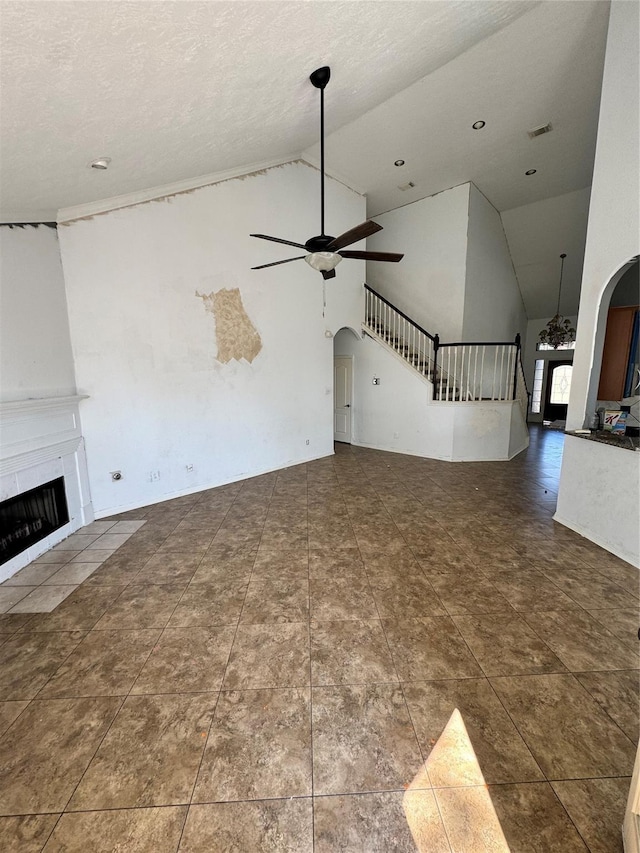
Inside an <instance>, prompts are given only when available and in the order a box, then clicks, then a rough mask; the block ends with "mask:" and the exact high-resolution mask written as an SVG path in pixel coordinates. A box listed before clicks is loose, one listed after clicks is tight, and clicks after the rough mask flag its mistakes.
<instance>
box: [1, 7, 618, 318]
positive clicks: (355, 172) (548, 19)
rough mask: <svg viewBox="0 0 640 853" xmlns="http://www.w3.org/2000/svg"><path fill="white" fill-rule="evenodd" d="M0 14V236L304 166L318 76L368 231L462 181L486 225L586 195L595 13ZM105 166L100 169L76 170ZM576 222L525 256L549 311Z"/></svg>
mask: <svg viewBox="0 0 640 853" xmlns="http://www.w3.org/2000/svg"><path fill="white" fill-rule="evenodd" d="M1 12H2V33H1V39H2V42H1V46H0V47H1V60H0V61H1V66H0V74H1V78H2V94H1V99H2V100H1V102H0V107H1V112H2V125H1V134H2V135H1V139H0V144H1V148H0V153H1V157H0V187H1V190H2V193H1V209H0V219H1V221H4V222H11V221H13V222H15V221H34V220H35V221H37V220H51V219H55V217H56V212H57V210H58V209H60V208H64V207H69V206H72V205H78V204H82V203H85V202H91V201H96V200H98V199H104V198H108V197H111V196H116V195H121V194H125V193H130V192H133V191H136V190H141V189H146V188H150V187H154V186H162V185H166V184H169V183H173V182H175V181H180V180H184V179H190V178H195V177H197V176H198V175H204V174H211V173H215V172H218V171H222V170H226V169H231V168H241V167H242V166H244V165H249V164H253V163H256V162H260V161H264V160H269V159H273V158H285V157H288V156H291V157H292V158H293V157H296V156H299V154H300V153H301V152H305V155H306V157H307V158H308V159H310V160H311V161H313V159H314V157H316V156H317V145H316V142H317V138H318V102H317V91H316V90H315V89H313V88H312V87H311V86H310V84H309V82H308V74H309V73H310V71H312V70H313V69H314V68H316V67H318V66H320V65H324V64H329V65H331V68H332V80H331V83H330V87H329V88H328V89H327V96H326V107H327V132H328V134H329V135H328V139H327V168H328V171H329V172H331V173H333V174H335V175H336V176H338V177H341V178H343V179H344V180H345V181H346V182H347V183H349V184H350V185H351V186H353V187H354V188H356V189H358V190H359V191H361V192H365V193H366V194H367V198H368V208H369V213H370V215H373V214H375V213H379V212H381V211H383V210H387V209H389V208H392V207H396V206H398V205H399V204H405V203H407V202H410V201H413V200H415V199H417V198H422V197H425V196H427V195H431V194H433V193H435V192H439V191H441V190H444V189H447V188H448V187H450V186H453V185H455V184H459V183H462V182H465V181H474V182H475V183H476V185H477V186H478V187H479V189H480V190H481V191H482V192H484V193H485V195H486V196H487V197H488V198H489V200H490V201H491V202H492V203H493V204H494V205H495V206H496V207H497V208H498V209H499V210H501V211H505V210H513V209H521V208H522V209H525V208H526V207H527V206H528V205H529V204H531V203H534V202H541V201H543V200H545V199H551V198H554V197H558V196H563V195H565V194H567V193H571V192H574V191H577V190H581V189H584V188H585V187H588V186H589V184H590V181H591V170H592V166H593V155H594V148H595V138H596V130H597V116H598V104H599V92H600V83H601V77H602V67H603V58H604V46H605V39H606V28H607V19H608V3H607V2H602V1H601V0H589V2H573V0H551V1H550V0H544V2H533V0H515V2H510V0H473V2H468V0H419V2H404V0H397V2H393V0H391V2H387V0H381V2H323V0H309V2H261V0H253V2H242V0H231V2H197V0H190V2H181V0H176V2H173V0H163V2H153V3H150V2H135V0H134V1H133V2H121V0H95V2H91V3H77V2H74V1H73V0H69V1H68V0H56V2H50V3H46V4H43V3H41V2H31V0H21V2H14V3H3V4H2V8H1ZM478 119H482V120H483V121H485V122H486V126H485V127H484V128H483V129H482V130H479V131H474V130H472V128H471V124H472V123H473V122H474V121H476V120H478ZM547 122H551V124H552V126H553V131H552V132H551V133H549V134H548V135H546V136H541V137H538V138H536V139H533V140H531V139H530V138H529V136H528V135H527V131H528V130H530V129H531V128H534V127H536V126H538V125H541V124H545V123H547ZM102 156H107V157H110V158H111V161H112V162H111V165H110V168H109V169H108V171H105V172H98V171H96V170H93V169H90V168H88V164H89V162H90V161H92V160H94V159H95V158H97V157H102ZM398 158H401V159H403V160H405V165H404V166H402V167H400V168H398V167H395V166H394V161H395V160H397V159H398ZM531 168H535V169H536V170H537V172H536V174H535V175H533V176H530V177H527V176H525V174H524V173H525V171H526V170H527V169H531ZM408 181H412V182H414V183H415V185H416V186H415V188H414V189H411V190H409V191H406V192H402V191H401V190H399V189H398V185H399V184H404V183H406V182H408ZM314 203H316V200H315V199H310V204H314ZM585 217H586V212H585V215H584V216H583V217H582V221H580V222H578V221H577V220H576V221H573V222H566V221H565V220H564V219H562V218H560V222H559V223H558V222H556V225H555V228H556V231H555V237H554V239H549V235H547V236H546V237H545V238H544V239H542V240H541V241H540V252H541V253H545V252H546V259H545V258H542V255H541V256H540V257H539V258H538V259H537V261H535V262H536V263H537V262H538V261H539V262H540V263H541V267H540V278H541V280H540V282H539V283H538V284H539V287H540V288H542V291H544V288H545V287H546V288H547V289H548V290H549V295H550V296H551V301H554V300H555V294H556V293H557V291H556V289H555V287H556V283H555V282H553V288H552V287H551V284H552V282H551V281H546V284H545V281H543V280H542V279H544V278H545V277H546V278H547V279H548V278H549V275H550V274H549V273H547V272H543V268H545V269H546V267H545V264H546V265H549V264H548V262H549V261H550V256H549V252H551V251H553V252H555V251H556V245H555V244H556V243H557V241H558V240H559V241H560V242H561V243H562V242H563V239H566V241H567V243H571V244H572V245H575V244H576V243H577V242H579V240H578V241H577V240H576V234H577V232H579V231H582V233H583V232H584V229H585V226H586V218H585ZM578 218H579V217H578ZM514 219H515V220H518V216H517V215H516V214H514V215H513V216H512V217H511V220H514ZM521 219H522V220H523V222H524V221H525V220H527V217H526V216H523V217H521ZM556 219H558V217H556ZM514 227H515V228H517V229H519V230H522V225H521V224H517V225H516V226H514ZM541 227H542V230H544V224H543V225H542V226H541ZM558 227H559V228H560V231H561V232H562V231H563V229H564V230H565V231H566V232H567V233H566V238H564V236H563V234H562V233H560V234H558ZM572 229H573V230H572ZM538 230H539V229H538ZM555 238H557V239H555ZM520 242H522V241H521V240H520ZM582 243H584V240H583V239H582ZM530 248H531V247H529V249H530ZM512 251H513V247H512ZM534 254H535V252H534ZM530 255H531V252H530V251H529V256H530ZM514 262H515V265H516V269H518V267H519V265H520V259H519V257H518V256H517V254H516V253H514ZM523 263H524V261H523ZM526 263H528V264H530V263H531V258H530V257H528V259H527V261H526ZM580 266H581V264H576V270H575V276H574V277H575V281H574V282H573V284H572V285H571V287H573V290H574V291H575V290H576V285H577V284H579V267H580ZM553 279H555V273H554V275H553ZM532 286H533V289H534V290H535V288H536V286H537V285H536V282H535V281H534V282H533V285H532ZM569 289H571V288H569ZM552 290H553V294H552ZM542 291H541V292H542ZM526 298H527V297H526V296H525V300H526ZM548 303H549V300H548V299H546V297H544V298H542V299H538V300H537V301H535V300H534V302H532V303H531V305H528V306H527V307H528V310H529V314H530V316H540V314H537V313H536V312H539V311H542V312H543V314H548V313H553V310H555V304H554V305H553V306H552V310H550V311H547V310H546V309H547V307H549V306H548ZM576 304H577V302H576ZM566 310H567V311H568V310H569V306H567V309H566ZM532 312H533V313H532Z"/></svg>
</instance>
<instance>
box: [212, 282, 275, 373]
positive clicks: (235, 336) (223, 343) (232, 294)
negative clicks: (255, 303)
mask: <svg viewBox="0 0 640 853" xmlns="http://www.w3.org/2000/svg"><path fill="white" fill-rule="evenodd" d="M196 296H197V297H198V298H199V299H202V301H203V303H204V309H205V311H208V312H209V313H210V314H213V316H214V318H215V321H216V337H217V339H218V353H217V355H216V359H217V360H218V361H220V362H222V364H228V362H230V361H231V360H232V359H234V358H235V359H236V360H237V361H240V359H241V358H244V359H245V360H246V361H248V362H249V363H251V362H252V361H253V359H254V358H255V357H256V356H257V355H258V353H259V352H260V350H261V349H262V340H261V339H260V335H259V334H258V331H257V329H256V327H255V326H254V325H253V323H252V322H251V320H250V319H249V317H248V315H247V312H246V311H245V310H244V305H243V304H242V297H241V296H240V290H239V289H238V288H237V287H235V288H233V290H227V289H223V290H219V291H218V292H217V293H199V292H198V291H197V290H196Z"/></svg>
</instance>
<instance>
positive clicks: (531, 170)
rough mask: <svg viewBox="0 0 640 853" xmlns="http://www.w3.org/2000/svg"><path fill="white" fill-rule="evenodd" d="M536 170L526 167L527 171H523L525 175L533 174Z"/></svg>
mask: <svg viewBox="0 0 640 853" xmlns="http://www.w3.org/2000/svg"><path fill="white" fill-rule="evenodd" d="M537 171H538V170H537V169H527V171H526V172H525V175H535V173H536V172H537Z"/></svg>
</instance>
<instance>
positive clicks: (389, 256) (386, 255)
mask: <svg viewBox="0 0 640 853" xmlns="http://www.w3.org/2000/svg"><path fill="white" fill-rule="evenodd" d="M338 254H339V255H342V257H343V258H358V259H360V260H362V261H391V262H392V263H394V264H397V263H398V261H401V260H402V259H403V258H404V255H398V254H397V253H396V252H349V251H346V252H338Z"/></svg>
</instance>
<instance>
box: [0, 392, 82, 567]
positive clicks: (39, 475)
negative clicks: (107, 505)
mask: <svg viewBox="0 0 640 853" xmlns="http://www.w3.org/2000/svg"><path fill="white" fill-rule="evenodd" d="M82 399H84V398H83V397H81V396H73V397H50V398H44V399H30V400H21V401H16V402H10V403H0V501H4V500H7V499H8V498H12V497H16V496H17V495H20V494H22V493H23V492H26V491H28V490H29V489H33V488H35V487H36V486H40V485H42V484H43V483H47V482H49V481H50V480H54V479H56V478H57V477H64V483H65V492H66V496H67V504H68V509H69V521H68V523H67V524H65V525H64V526H63V527H60V528H59V529H58V530H55V531H54V532H53V533H51V534H50V535H49V536H47V537H46V538H44V539H41V540H40V541H39V542H37V543H36V544H35V545H33V546H32V547H30V548H27V549H26V550H25V551H23V552H22V553H20V554H18V555H16V556H15V557H13V559H11V560H8V561H7V562H6V563H4V564H3V565H2V566H0V582H2V581H3V580H6V579H7V578H9V577H11V576H12V575H13V574H15V573H16V572H17V571H18V570H19V569H21V568H23V567H24V566H27V565H28V564H29V563H31V562H32V561H33V560H35V559H37V558H38V557H39V556H40V555H41V554H44V553H45V552H47V551H49V549H51V548H52V547H53V546H54V545H56V544H57V543H58V542H62V541H63V540H64V539H66V538H67V537H68V536H69V534H71V533H73V532H74V531H76V530H78V529H79V528H80V527H82V526H83V525H85V524H88V523H89V522H91V521H93V509H92V507H91V498H90V494H89V479H88V476H87V464H86V459H85V454H84V442H83V439H82V432H81V429H80V415H79V411H78V406H79V403H80V401H81V400H82Z"/></svg>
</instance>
